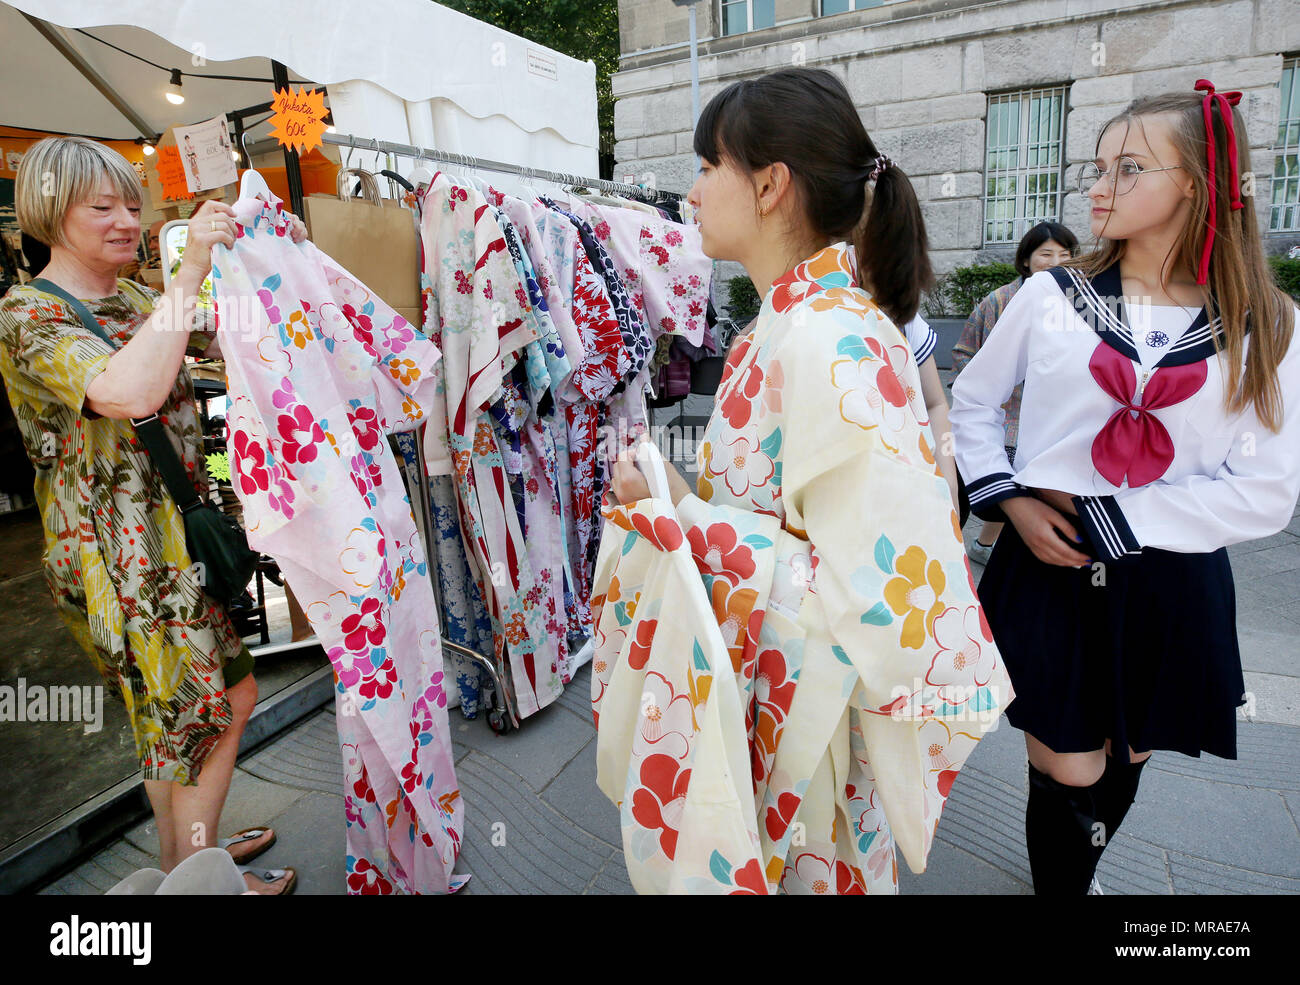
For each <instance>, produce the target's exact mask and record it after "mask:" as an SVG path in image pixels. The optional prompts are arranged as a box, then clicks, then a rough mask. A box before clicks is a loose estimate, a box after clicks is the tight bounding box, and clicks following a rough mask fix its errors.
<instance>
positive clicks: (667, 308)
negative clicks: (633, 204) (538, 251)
mask: <svg viewBox="0 0 1300 985" xmlns="http://www.w3.org/2000/svg"><path fill="white" fill-rule="evenodd" d="M571 205H572V211H573V212H574V214H575V215H577V216H579V217H580V218H582V219H585V220H586V221H587V222H588V224H589V225H590V226H591V230H592V232H593V233H595V235H596V239H597V240H598V241H599V242H600V243H601V245H603V246H604V247H605V249H606V250H607V251H608V252H609V254H610V256H611V257H612V258H613V260H614V263H615V269H616V270H617V272H618V275H619V277H620V278H622V280H623V283H624V284H626V285H627V287H628V290H629V292H630V294H631V299H632V304H633V307H634V308H635V310H636V312H637V315H638V317H639V318H640V319H641V321H642V322H643V323H644V324H645V326H646V327H647V329H648V330H649V332H650V335H651V337H652V338H655V339H658V337H659V336H661V335H666V334H671V335H681V336H683V337H685V338H686V339H687V341H689V342H690V343H691V344H692V345H697V346H698V345H702V344H703V342H704V331H705V327H706V326H705V321H704V311H705V307H706V306H707V305H708V299H709V282H710V280H711V279H712V272H713V261H712V260H711V259H710V258H709V257H708V256H706V255H705V253H704V247H703V245H702V243H701V240H700V230H699V228H698V227H696V226H686V225H683V224H681V223H675V222H669V221H667V220H665V219H663V218H661V217H660V216H659V215H658V214H657V213H655V214H654V215H645V214H644V213H640V212H634V211H632V210H631V209H628V208H617V207H611V206H609V205H599V204H596V203H594V202H589V201H583V200H581V199H579V200H577V201H574V202H572V203H571Z"/></svg>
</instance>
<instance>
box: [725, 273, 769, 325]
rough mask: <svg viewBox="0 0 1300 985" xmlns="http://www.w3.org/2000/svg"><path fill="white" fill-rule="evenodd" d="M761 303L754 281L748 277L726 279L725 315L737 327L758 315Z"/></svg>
mask: <svg viewBox="0 0 1300 985" xmlns="http://www.w3.org/2000/svg"><path fill="white" fill-rule="evenodd" d="M762 304H763V300H762V298H760V297H759V296H758V291H757V290H756V289H755V287H754V282H753V281H752V280H750V279H749V278H748V277H733V278H731V280H729V281H727V316H728V317H729V318H730V319H731V320H732V321H734V322H735V323H736V324H737V325H738V326H739V327H741V328H744V327H745V325H746V324H748V323H749V321H750V320H751V319H753V318H756V317H758V309H759V308H760V307H762Z"/></svg>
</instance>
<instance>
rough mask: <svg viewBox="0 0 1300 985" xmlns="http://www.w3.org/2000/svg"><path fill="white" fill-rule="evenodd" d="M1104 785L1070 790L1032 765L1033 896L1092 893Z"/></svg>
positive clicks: (1029, 839)
mask: <svg viewBox="0 0 1300 985" xmlns="http://www.w3.org/2000/svg"><path fill="white" fill-rule="evenodd" d="M1100 784H1101V781H1100V780H1099V781H1097V783H1094V784H1093V785H1092V786H1089V787H1072V786H1069V785H1068V784H1065V783H1060V782H1058V781H1056V780H1053V779H1052V778H1051V777H1050V776H1048V775H1047V774H1046V773H1042V772H1040V771H1039V770H1037V769H1035V768H1034V764H1033V763H1030V764H1029V804H1028V806H1027V807H1026V809H1025V846H1026V848H1028V850H1029V869H1030V872H1031V873H1032V875H1033V879H1034V893H1035V894H1037V895H1039V896H1082V895H1084V894H1086V893H1087V892H1088V886H1089V885H1090V884H1091V882H1092V874H1093V871H1094V870H1095V869H1096V866H1097V859H1098V858H1099V857H1100V855H1099V854H1098V853H1097V852H1096V849H1095V848H1094V847H1093V842H1094V841H1095V840H1096V837H1095V835H1096V828H1095V825H1096V824H1097V823H1098V821H1099V820H1100V818H1099V814H1100V811H1099V809H1098V804H1097V794H1098V792H1099V791H1098V788H1099V786H1100Z"/></svg>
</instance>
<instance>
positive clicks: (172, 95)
mask: <svg viewBox="0 0 1300 985" xmlns="http://www.w3.org/2000/svg"><path fill="white" fill-rule="evenodd" d="M164 95H166V97H167V101H168V102H169V103H171V104H172V105H173V106H179V105H180V104H181V103H183V102H185V93H183V92H181V70H180V69H179V68H174V69H172V77H171V81H170V82H168V83H167V92H166V93H164Z"/></svg>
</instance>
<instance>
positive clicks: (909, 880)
mask: <svg viewBox="0 0 1300 985" xmlns="http://www.w3.org/2000/svg"><path fill="white" fill-rule="evenodd" d="M706 412H707V411H706ZM978 532H979V522H978V521H977V520H976V521H972V522H971V523H970V524H968V526H967V528H966V535H967V540H968V543H969V542H970V541H971V540H973V539H974V537H975V536H976V535H977V534H978ZM1229 554H1230V555H1231V556H1232V564H1233V570H1234V573H1235V578H1236V585H1237V607H1238V635H1239V638H1240V641H1241V651H1242V666H1243V669H1244V670H1245V676H1246V687H1247V690H1248V691H1249V692H1250V693H1251V694H1252V695H1253V696H1254V712H1255V717H1254V720H1253V721H1246V720H1245V719H1244V718H1243V719H1242V721H1241V722H1240V724H1239V725H1238V729H1237V746H1238V757H1239V758H1238V759H1237V760H1235V761H1229V760H1222V759H1217V758H1215V757H1213V756H1204V757H1202V758H1199V759H1193V758H1190V757H1186V756H1181V755H1178V754H1176V753H1169V752H1157V753H1156V754H1155V755H1154V756H1153V757H1152V758H1151V763H1150V765H1149V766H1148V768H1147V769H1146V770H1145V771H1144V773H1143V779H1142V786H1141V789H1140V791H1139V795H1138V800H1137V803H1136V804H1135V805H1134V806H1133V808H1132V810H1131V811H1130V813H1129V816H1128V818H1127V819H1126V820H1125V822H1124V826H1123V828H1121V829H1120V832H1119V834H1118V835H1117V836H1116V837H1115V839H1114V842H1113V844H1112V845H1111V846H1110V848H1109V849H1108V850H1107V852H1106V854H1105V856H1104V857H1103V859H1102V862H1101V865H1100V868H1099V870H1098V879H1099V880H1100V882H1101V884H1102V886H1103V888H1104V890H1105V892H1106V893H1108V894H1119V895H1124V894H1153V893H1166V894H1167V893H1177V894H1198V893H1210V894H1221V893H1287V894H1297V893H1300V659H1297V656H1300V509H1298V510H1297V511H1296V516H1295V518H1293V519H1292V521H1291V523H1290V525H1289V526H1288V527H1287V528H1286V530H1284V531H1282V532H1281V533H1279V534H1277V535H1275V536H1273V537H1268V538H1265V539H1262V540H1257V541H1252V542H1250V543H1246V544H1240V545H1237V546H1235V547H1233V548H1231V549H1230V550H1229ZM978 571H979V569H978V567H977V572H978ZM589 692H590V669H589V668H584V670H583V671H582V673H581V674H580V675H579V676H578V678H577V679H576V680H575V681H574V682H573V684H572V685H571V686H570V687H568V688H567V689H566V690H565V693H564V695H563V696H562V697H561V699H560V700H559V701H558V702H557V703H556V704H555V705H553V706H551V707H550V708H547V709H545V710H544V711H542V712H541V713H539V714H537V715H535V716H533V717H532V718H529V719H527V720H525V722H524V725H523V728H522V729H521V730H520V731H518V732H513V733H510V734H508V735H505V736H497V735H494V734H493V733H492V731H491V730H490V729H489V728H488V725H487V723H486V721H484V720H483V719H481V718H480V719H479V720H477V721H472V722H471V721H465V720H463V719H462V718H461V717H460V713H459V711H456V710H453V711H452V712H451V713H450V714H451V726H452V737H453V743H454V746H455V759H456V770H457V776H458V778H459V780H460V785H461V791H462V793H463V795H464V798H465V804H466V807H467V811H468V820H467V827H466V832H465V846H464V852H463V854H462V857H461V862H460V865H459V866H458V869H459V870H460V871H464V872H469V873H472V874H473V877H474V878H473V879H472V880H471V881H470V883H469V885H468V886H467V887H466V888H465V889H464V890H463V891H464V892H466V893H468V894H471V895H477V894H480V893H482V894H492V893H521V894H542V893H548V894H550V893H554V894H569V893H593V894H627V893H631V892H632V887H631V884H630V883H629V882H628V878H627V872H626V869H625V867H624V863H623V853H622V847H621V845H622V843H621V838H620V834H619V825H618V812H617V811H616V810H615V808H614V807H613V805H611V804H610V803H609V802H608V801H606V800H605V798H604V797H603V796H602V795H601V794H600V792H599V791H598V790H597V789H596V786H595V750H596V736H595V730H594V728H593V727H592V724H591V715H590V711H589V703H588V695H589ZM342 784H343V780H342V768H341V765H340V761H339V753H338V746H337V742H336V736H335V727H334V718H333V714H332V711H331V710H322V711H320V712H317V713H315V714H314V715H312V716H310V717H309V718H307V719H305V720H303V721H302V722H301V723H299V724H298V725H296V726H295V727H293V728H292V729H290V730H288V731H287V732H285V733H284V734H283V735H281V736H280V737H278V738H277V739H275V740H274V741H273V742H271V743H269V744H268V745H266V746H264V747H263V748H262V749H260V750H259V751H257V752H255V753H254V754H253V755H251V756H249V757H248V758H246V759H245V760H243V761H241V763H240V764H239V767H238V768H237V770H236V772H235V778H234V781H233V783H232V787H231V792H230V797H229V799H228V801H227V807H226V812H225V815H224V817H223V818H222V833H223V834H224V833H228V832H232V831H237V830H239V829H241V828H244V827H248V826H251V825H254V824H262V823H267V822H269V823H271V824H273V825H274V826H275V829H276V831H277V832H278V834H279V841H278V843H277V844H276V845H275V846H274V847H273V848H271V849H270V850H269V851H268V852H267V853H266V854H265V855H263V856H262V857H261V858H260V859H259V860H258V864H265V865H268V866H286V865H292V866H294V867H296V868H297V870H298V873H299V887H298V892H300V893H312V894H339V893H342V892H344V867H343V855H344V828H343V798H342V794H341V790H342ZM1024 807H1025V753H1024V741H1023V739H1022V736H1021V733H1020V732H1018V731H1016V730H1015V729H1013V728H1011V727H1010V726H1009V725H1007V724H1006V722H1005V719H1004V720H1002V722H1001V723H1000V727H999V728H998V729H997V730H996V731H994V732H992V733H991V734H989V735H988V736H987V737H986V738H985V739H984V740H983V741H982V742H980V744H979V745H978V746H977V747H976V750H975V752H974V754H973V755H972V757H971V759H970V761H969V762H968V764H967V766H966V767H965V769H963V770H962V773H961V775H960V776H959V778H958V780H957V782H956V784H954V786H953V790H952V794H951V797H950V798H949V801H948V806H947V808H946V809H945V812H944V815H943V818H942V820H941V821H940V824H939V830H938V834H937V836H936V844H935V845H934V847H933V849H932V851H931V854H930V859H929V866H928V869H927V871H926V872H925V873H924V874H923V875H914V874H913V873H911V872H910V871H908V870H907V868H906V865H905V864H902V863H901V861H900V870H901V871H900V878H899V882H900V891H901V892H903V893H929V894H940V893H962V894H977V893H978V894H986V893H1001V894H1007V893H1012V894H1020V893H1028V892H1030V891H1031V889H1030V878H1029V863H1028V859H1027V857H1026V855H1025V849H1024V828H1023V818H1024ZM494 836H495V840H494ZM503 836H504V837H503ZM502 842H504V843H502ZM155 848H156V840H155V835H154V832H153V825H152V822H142V823H141V824H139V825H137V826H136V827H135V828H134V829H132V830H130V831H129V832H128V833H127V834H126V835H125V836H124V837H123V838H121V839H119V840H118V841H116V842H114V843H113V844H111V845H110V846H108V847H107V848H105V849H104V850H103V851H101V852H100V853H99V854H98V855H96V856H95V857H94V858H92V859H91V860H89V861H87V862H86V863H84V864H83V865H81V866H80V867H79V868H77V869H76V870H75V871H73V872H72V873H70V874H68V875H67V876H65V877H63V878H62V879H60V880H58V881H57V882H56V883H54V884H53V885H51V886H49V887H47V888H46V889H45V892H49V893H102V892H104V890H106V889H107V888H108V887H109V886H111V885H113V884H114V883H115V882H117V881H118V880H119V879H121V878H122V877H124V876H125V875H127V874H128V873H129V872H131V871H133V870H134V869H136V868H141V867H144V866H148V865H152V864H155V863H154V859H153V852H154V851H155Z"/></svg>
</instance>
